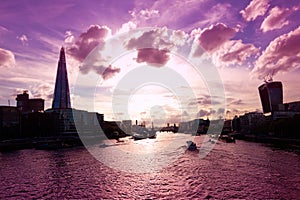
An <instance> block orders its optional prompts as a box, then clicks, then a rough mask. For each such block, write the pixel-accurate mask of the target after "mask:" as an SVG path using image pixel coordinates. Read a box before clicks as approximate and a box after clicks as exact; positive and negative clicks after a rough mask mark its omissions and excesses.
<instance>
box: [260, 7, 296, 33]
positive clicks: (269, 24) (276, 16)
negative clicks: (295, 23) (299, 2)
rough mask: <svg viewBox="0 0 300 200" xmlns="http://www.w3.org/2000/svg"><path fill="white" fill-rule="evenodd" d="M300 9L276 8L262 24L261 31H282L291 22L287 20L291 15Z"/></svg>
mask: <svg viewBox="0 0 300 200" xmlns="http://www.w3.org/2000/svg"><path fill="white" fill-rule="evenodd" d="M298 9H299V8H298V7H293V8H292V9H289V8H279V7H277V6H276V7H274V8H272V9H271V10H270V12H269V15H268V16H267V17H266V18H265V20H264V21H263V23H262V24H261V27H260V29H261V30H262V31H263V32H267V31H271V30H274V29H280V28H282V27H283V26H286V25H288V24H289V21H288V20H287V19H286V18H287V17H288V16H289V15H290V14H292V13H293V12H295V11H297V10H298Z"/></svg>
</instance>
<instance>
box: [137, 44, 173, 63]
mask: <svg viewBox="0 0 300 200" xmlns="http://www.w3.org/2000/svg"><path fill="white" fill-rule="evenodd" d="M169 59H170V55H169V51H168V50H159V49H154V48H144V49H139V50H138V54H137V59H136V62H137V63H142V62H146V63H147V64H150V65H153V66H157V67H161V66H163V65H165V64H166V63H167V62H168V61H169Z"/></svg>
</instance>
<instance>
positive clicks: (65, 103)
mask: <svg viewBox="0 0 300 200" xmlns="http://www.w3.org/2000/svg"><path fill="white" fill-rule="evenodd" d="M66 108H71V101H70V91H69V81H68V74H67V65H66V56H65V50H64V48H63V47H62V48H61V49H60V55H59V61H58V66H57V74H56V82H55V89H54V97H53V102H52V109H66Z"/></svg>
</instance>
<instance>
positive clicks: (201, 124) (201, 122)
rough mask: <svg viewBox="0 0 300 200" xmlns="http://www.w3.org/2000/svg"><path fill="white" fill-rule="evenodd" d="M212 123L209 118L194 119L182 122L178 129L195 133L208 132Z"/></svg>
mask: <svg viewBox="0 0 300 200" xmlns="http://www.w3.org/2000/svg"><path fill="white" fill-rule="evenodd" d="M209 125H210V120H209V119H206V120H205V119H194V120H192V121H187V122H180V124H179V128H177V131H179V132H182V133H192V134H195V135H199V134H206V133H207V131H208V128H209Z"/></svg>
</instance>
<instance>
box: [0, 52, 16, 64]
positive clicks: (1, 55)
mask: <svg viewBox="0 0 300 200" xmlns="http://www.w3.org/2000/svg"><path fill="white" fill-rule="evenodd" d="M15 64H16V61H15V56H14V54H13V53H12V52H11V51H9V50H6V49H2V48H0V67H13V66H15Z"/></svg>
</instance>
